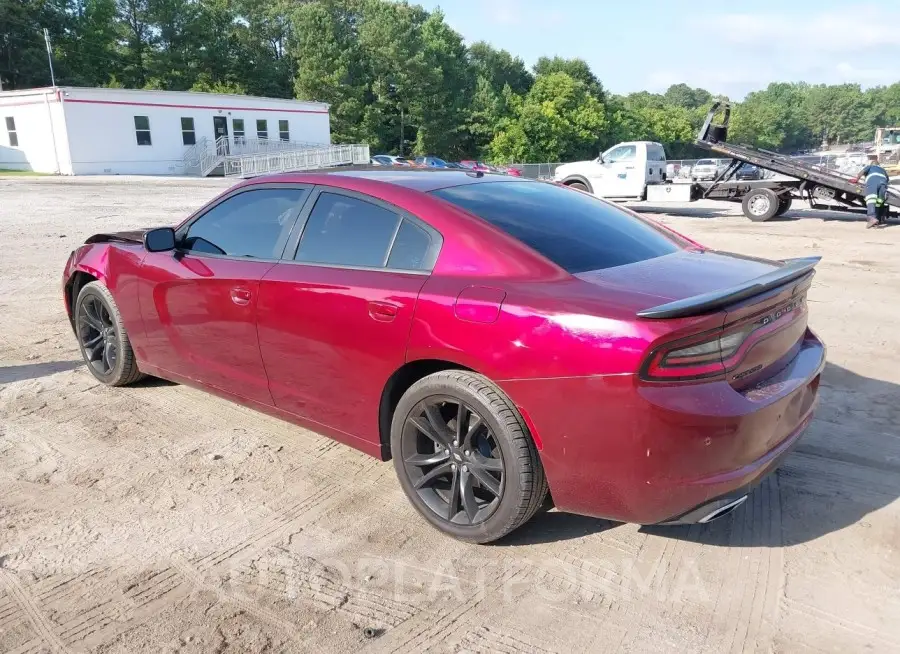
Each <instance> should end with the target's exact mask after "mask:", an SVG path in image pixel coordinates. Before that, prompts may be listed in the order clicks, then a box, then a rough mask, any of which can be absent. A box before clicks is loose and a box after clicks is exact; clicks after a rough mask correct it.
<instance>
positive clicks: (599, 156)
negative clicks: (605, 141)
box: [597, 152, 606, 163]
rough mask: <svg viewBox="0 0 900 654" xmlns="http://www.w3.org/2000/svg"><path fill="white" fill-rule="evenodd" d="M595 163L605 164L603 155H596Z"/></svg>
mask: <svg viewBox="0 0 900 654" xmlns="http://www.w3.org/2000/svg"><path fill="white" fill-rule="evenodd" d="M597 163H606V162H605V161H604V160H603V153H602V152H601V153H600V154H598V155H597Z"/></svg>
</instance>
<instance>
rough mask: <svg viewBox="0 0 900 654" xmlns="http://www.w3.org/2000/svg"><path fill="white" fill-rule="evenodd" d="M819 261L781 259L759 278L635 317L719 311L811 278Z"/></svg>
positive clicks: (810, 259)
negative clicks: (794, 282)
mask: <svg viewBox="0 0 900 654" xmlns="http://www.w3.org/2000/svg"><path fill="white" fill-rule="evenodd" d="M821 260H822V257H803V258H800V259H785V260H784V261H783V262H782V263H783V264H784V265H783V266H781V267H780V268H777V269H776V270H773V271H772V272H768V273H766V274H765V275H763V276H761V277H756V278H754V279H751V280H748V281H746V282H744V283H742V284H738V285H737V286H732V287H731V288H723V289H722V290H721V291H711V292H710V293H703V294H701V295H695V296H693V297H688V298H684V299H683V300H675V301H674V302H668V303H667V304H660V305H659V306H655V307H651V308H649V309H644V310H643V311H638V314H637V315H638V317H639V318H650V319H655V320H659V319H662V318H685V317H687V316H697V315H700V314H703V313H708V312H710V311H713V310H715V309H721V308H723V307H726V306H728V305H729V304H734V303H735V302H740V301H741V300H746V299H747V298H749V297H753V296H754V295H759V294H760V293H765V292H766V291H768V290H771V289H773V288H778V287H779V286H784V285H785V284H788V283H789V282H792V281H794V280H796V279H800V278H801V277H804V276H806V275H809V277H812V276H813V274H814V272H813V268H815V267H816V264H817V263H819V261H821Z"/></svg>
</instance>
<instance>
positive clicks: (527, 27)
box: [410, 0, 900, 99]
mask: <svg viewBox="0 0 900 654" xmlns="http://www.w3.org/2000/svg"><path fill="white" fill-rule="evenodd" d="M410 4H420V5H422V6H424V7H425V8H426V9H429V10H430V9H435V8H437V7H440V8H441V9H442V10H443V12H444V14H445V16H446V20H447V22H448V23H449V24H450V25H451V26H452V27H453V28H454V29H455V30H456V31H458V32H459V33H460V34H462V36H463V38H464V39H465V40H466V42H467V43H472V42H474V41H481V40H483V41H487V42H489V43H491V44H492V45H493V46H494V47H496V48H503V49H506V50H509V51H510V52H511V53H512V54H513V55H517V56H519V57H521V58H522V59H523V60H524V61H525V63H526V64H527V65H528V66H529V67H530V66H531V65H532V64H533V63H534V62H535V61H536V60H537V58H538V57H540V56H542V55H549V56H553V55H560V56H562V57H580V58H582V59H584V60H586V61H587V62H588V63H589V64H590V66H591V68H592V69H593V71H594V74H595V75H597V77H599V78H600V80H601V81H602V82H603V85H604V86H605V87H606V88H607V89H609V90H610V91H612V92H614V93H630V92H632V91H641V90H648V91H654V92H659V91H664V90H665V89H666V88H668V87H669V85H671V84H675V83H678V82H685V83H687V84H689V85H691V86H700V87H703V88H705V89H706V90H708V91H710V92H711V93H713V94H719V93H723V94H726V95H728V96H729V97H731V98H732V99H742V98H743V97H744V96H745V95H746V94H747V93H748V92H749V91H753V90H756V89H761V88H765V87H766V86H767V85H768V84H769V82H774V81H782V82H797V81H806V82H810V83H827V84H840V83H845V82H854V83H859V84H861V85H862V86H863V87H870V86H877V85H882V84H892V83H894V82H897V81H900V2H898V0H882V2H880V3H873V2H853V1H852V0H844V1H843V2H837V1H832V0H751V1H750V2H721V1H719V2H708V1H705V0H693V1H690V0H593V1H592V0H410Z"/></svg>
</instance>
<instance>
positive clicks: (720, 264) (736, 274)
mask: <svg viewBox="0 0 900 654" xmlns="http://www.w3.org/2000/svg"><path fill="white" fill-rule="evenodd" d="M817 262H818V259H795V260H789V261H786V262H780V261H768V260H765V259H755V258H752V257H744V256H740V255H733V254H726V253H721V252H714V251H708V250H707V251H701V250H681V251H679V252H676V253H673V254H671V255H667V256H663V257H657V258H655V259H648V260H646V261H642V262H639V263H636V264H632V265H628V266H620V267H617V268H610V269H606V270H599V271H592V272H588V273H582V274H579V275H577V277H579V278H580V279H582V280H583V281H586V282H589V283H591V284H595V285H597V286H599V287H601V288H605V289H608V290H610V291H616V292H618V293H632V294H634V295H633V296H632V297H633V301H634V302H635V303H636V304H640V305H642V306H640V307H639V308H638V309H637V311H636V313H637V314H638V317H639V318H644V319H646V320H651V321H653V323H655V324H656V325H658V326H660V327H663V328H665V326H667V325H671V327H672V333H673V335H674V334H675V332H676V331H677V338H678V339H679V340H681V339H683V338H684V337H685V334H684V332H683V330H682V326H683V325H684V322H685V321H684V320H683V319H684V318H696V317H699V316H708V317H709V318H710V319H712V320H713V321H714V322H713V324H715V326H716V328H717V329H718V330H721V335H720V337H719V338H720V343H722V345H723V348H722V356H721V363H722V371H723V372H724V374H725V378H726V379H727V380H728V383H730V384H731V385H732V386H734V387H735V388H737V389H744V388H747V387H750V386H753V385H755V384H758V383H759V382H760V381H762V380H764V379H767V378H769V377H771V376H772V375H774V374H776V373H778V372H779V371H780V370H782V369H783V368H784V366H785V365H787V363H788V362H790V361H791V360H792V359H793V358H794V356H795V355H796V353H797V352H798V351H799V349H800V346H801V344H802V341H803V338H804V335H805V334H806V330H807V306H806V294H807V292H808V290H809V287H810V285H811V280H812V275H813V272H812V269H813V267H814V266H815V264H816V263H817ZM657 300H658V301H657ZM697 324H698V325H702V327H701V328H699V329H697V330H696V331H698V332H700V331H705V330H708V329H709V326H710V322H709V321H702V322H701V323H697ZM664 340H665V337H664ZM735 343H739V345H736V346H735V349H734V351H730V350H729V349H728V348H726V347H724V346H725V344H735Z"/></svg>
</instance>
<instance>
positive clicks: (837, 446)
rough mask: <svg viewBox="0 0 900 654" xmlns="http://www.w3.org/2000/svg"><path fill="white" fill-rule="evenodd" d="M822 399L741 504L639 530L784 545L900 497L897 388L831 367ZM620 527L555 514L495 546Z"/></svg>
mask: <svg viewBox="0 0 900 654" xmlns="http://www.w3.org/2000/svg"><path fill="white" fill-rule="evenodd" d="M819 398H820V403H819V407H818V409H817V412H816V418H815V419H814V420H813V422H812V424H811V425H810V428H809V430H808V431H807V433H806V434H805V435H804V436H803V438H802V439H801V441H800V442H799V444H798V445H797V447H796V448H795V449H794V451H793V452H792V453H791V454H790V455H789V456H788V458H787V459H786V460H785V461H784V463H783V464H782V465H781V467H780V468H779V469H778V471H777V472H776V473H775V475H774V476H770V477H769V478H767V479H766V480H765V481H763V483H762V484H761V485H760V486H759V487H758V488H757V489H756V490H755V491H754V492H753V493H752V494H751V495H750V498H749V499H748V501H747V502H746V503H745V504H744V506H742V507H740V508H738V509H737V510H735V511H734V512H733V513H731V514H730V515H728V516H725V517H723V518H720V519H719V520H716V521H713V522H711V523H709V524H706V525H685V526H672V527H663V526H644V527H641V531H643V532H644V533H648V534H653V535H654V536H659V537H662V538H672V539H676V540H686V541H691V542H697V543H703V544H707V545H714V546H720V547H748V546H755V547H782V546H785V545H795V544H799V543H806V542H809V541H812V540H815V539H817V538H820V537H821V536H824V535H826V534H829V533H832V532H836V531H838V530H840V529H843V528H845V527H847V526H850V525H853V524H856V523H858V522H860V521H863V520H864V519H865V517H866V516H867V515H868V514H870V513H872V512H874V511H877V510H879V509H881V508H883V507H885V506H888V505H890V504H891V503H893V502H895V501H896V500H897V499H898V497H900V440H898V439H897V436H896V425H897V424H900V402H897V398H900V385H897V384H893V383H890V382H885V381H881V380H877V379H871V378H868V377H863V376H860V375H857V374H856V373H854V372H851V371H849V370H847V369H845V368H842V367H841V366H837V365H834V364H828V365H827V366H826V368H825V372H824V373H823V378H822V382H821V385H820V387H819ZM616 527H617V523H615V522H610V521H608V520H600V519H595V518H586V517H583V516H578V515H572V514H567V513H560V512H557V511H550V512H543V513H539V514H538V515H536V516H535V517H534V518H533V519H532V520H531V521H530V522H529V523H528V524H526V525H524V526H523V527H521V528H520V529H518V530H517V531H515V532H513V533H512V534H510V535H509V536H508V537H507V538H505V539H503V540H502V541H500V542H498V543H497V544H498V545H501V546H516V545H530V544H536V543H550V542H555V541H564V540H570V539H576V538H583V537H586V536H591V535H597V534H601V533H602V532H604V531H607V530H609V529H615V528H616ZM600 537H601V538H602V536H600Z"/></svg>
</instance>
